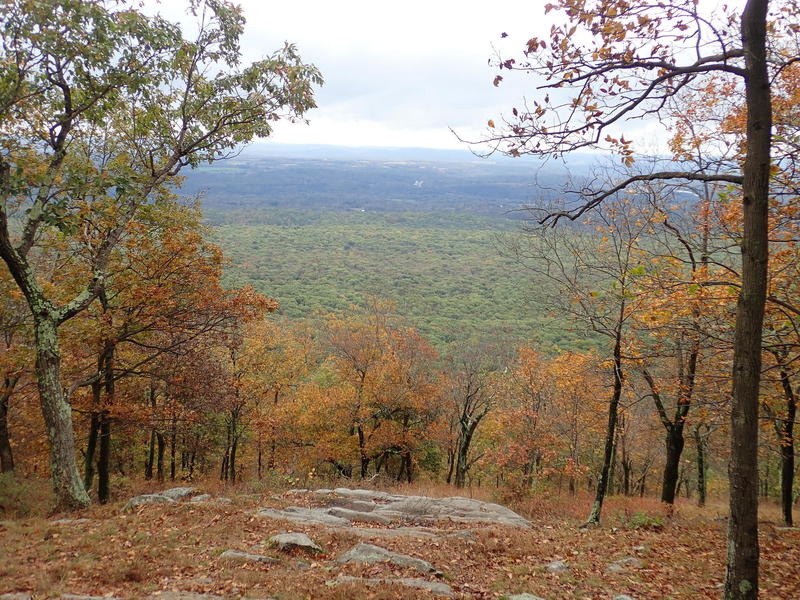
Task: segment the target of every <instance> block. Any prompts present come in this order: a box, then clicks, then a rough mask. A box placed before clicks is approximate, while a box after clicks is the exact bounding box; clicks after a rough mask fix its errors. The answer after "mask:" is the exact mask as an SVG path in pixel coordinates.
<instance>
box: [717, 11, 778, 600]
mask: <svg viewBox="0 0 800 600" xmlns="http://www.w3.org/2000/svg"><path fill="white" fill-rule="evenodd" d="M768 5H769V1H768V0H748V1H747V4H746V5H745V8H744V11H743V12H742V24H741V36H742V48H743V50H744V58H745V70H746V73H747V76H746V77H745V98H746V103H747V156H746V158H745V163H744V168H743V172H742V175H743V186H742V208H743V226H744V234H743V237H742V248H741V250H742V287H741V290H740V293H739V300H738V303H737V308H736V330H735V331H736V332H735V336H734V345H733V398H732V406H731V417H730V419H731V437H730V440H731V456H730V461H729V464H728V477H729V480H730V518H729V519H728V557H727V572H726V577H725V591H724V597H725V599H726V600H756V599H757V598H758V560H759V545H758V490H757V485H758V394H759V383H760V377H761V335H762V327H763V323H764V305H765V303H766V295H767V262H768V257H769V249H768V245H769V244H768V231H769V228H768V201H769V177H770V151H771V135H772V104H771V96H770V81H769V73H768V70H767V43H766V42H767V11H768Z"/></svg>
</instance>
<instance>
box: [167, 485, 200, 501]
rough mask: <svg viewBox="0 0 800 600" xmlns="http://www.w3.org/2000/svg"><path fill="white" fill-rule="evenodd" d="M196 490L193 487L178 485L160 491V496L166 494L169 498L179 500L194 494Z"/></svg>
mask: <svg viewBox="0 0 800 600" xmlns="http://www.w3.org/2000/svg"><path fill="white" fill-rule="evenodd" d="M196 492H197V490H196V489H195V488H193V487H176V488H170V489H168V490H164V491H163V492H159V496H166V497H167V498H172V499H173V500H176V501H177V500H184V499H186V498H188V497H189V496H193V495H194V494H195V493H196Z"/></svg>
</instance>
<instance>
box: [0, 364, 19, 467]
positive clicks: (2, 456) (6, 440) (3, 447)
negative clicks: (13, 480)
mask: <svg viewBox="0 0 800 600" xmlns="http://www.w3.org/2000/svg"><path fill="white" fill-rule="evenodd" d="M17 381H19V378H18V377H15V376H8V375H7V376H5V377H3V389H2V390H0V473H13V472H14V453H13V452H12V450H11V437H10V436H9V435H8V404H9V401H10V400H11V394H12V392H13V391H14V388H15V387H16V385H17Z"/></svg>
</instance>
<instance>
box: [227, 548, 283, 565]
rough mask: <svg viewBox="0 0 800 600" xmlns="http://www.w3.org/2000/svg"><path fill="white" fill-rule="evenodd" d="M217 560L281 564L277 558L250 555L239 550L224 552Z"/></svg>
mask: <svg viewBox="0 0 800 600" xmlns="http://www.w3.org/2000/svg"><path fill="white" fill-rule="evenodd" d="M219 559H220V560H221V561H222V562H227V563H265V564H275V563H279V562H281V561H279V560H278V559H277V558H272V557H269V556H262V555H261V554H250V553H249V552H240V551H239V550H225V552H223V553H222V554H220V555H219Z"/></svg>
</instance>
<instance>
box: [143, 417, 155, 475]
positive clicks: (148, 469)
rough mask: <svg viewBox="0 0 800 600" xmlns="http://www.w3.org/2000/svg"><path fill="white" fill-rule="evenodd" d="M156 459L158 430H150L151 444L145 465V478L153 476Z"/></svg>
mask: <svg viewBox="0 0 800 600" xmlns="http://www.w3.org/2000/svg"><path fill="white" fill-rule="evenodd" d="M155 459H156V430H155V429H153V430H152V431H150V446H149V448H148V450H147V462H146V463H145V465H144V478H145V479H147V480H148V481H149V480H150V479H152V478H153V463H155Z"/></svg>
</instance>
